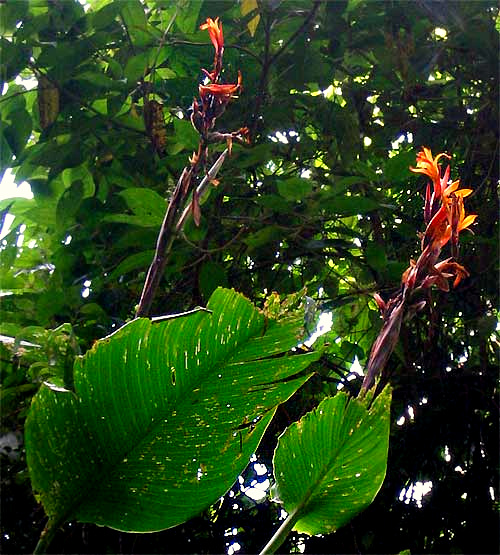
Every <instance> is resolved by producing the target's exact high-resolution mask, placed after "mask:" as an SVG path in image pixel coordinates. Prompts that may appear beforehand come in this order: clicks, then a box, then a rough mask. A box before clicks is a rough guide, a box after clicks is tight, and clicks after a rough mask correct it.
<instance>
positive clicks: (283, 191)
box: [277, 177, 312, 200]
mask: <svg viewBox="0 0 500 555" xmlns="http://www.w3.org/2000/svg"><path fill="white" fill-rule="evenodd" d="M277 185H278V193H279V194H280V195H281V196H282V197H283V198H285V199H287V200H303V199H304V198H305V197H306V196H307V195H308V194H309V193H310V192H311V191H312V183H311V181H309V180H307V179H302V178H301V177H292V178H290V179H286V180H280V181H278V183H277Z"/></svg>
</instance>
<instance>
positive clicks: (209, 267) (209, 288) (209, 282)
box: [198, 260, 228, 299]
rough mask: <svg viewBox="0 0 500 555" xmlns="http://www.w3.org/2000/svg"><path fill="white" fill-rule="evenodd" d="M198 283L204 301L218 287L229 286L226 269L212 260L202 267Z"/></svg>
mask: <svg viewBox="0 0 500 555" xmlns="http://www.w3.org/2000/svg"><path fill="white" fill-rule="evenodd" d="M198 282H199V287H200V293H201V294H202V297H203V299H208V298H209V297H210V295H211V294H212V293H213V292H214V291H215V289H217V287H219V286H220V287H227V286H228V279H227V275H226V271H225V270H224V267H223V266H221V265H220V264H217V263H216V262H212V261H210V260H209V261H208V262H205V263H204V264H203V266H202V267H201V269H200V273H199V276H198Z"/></svg>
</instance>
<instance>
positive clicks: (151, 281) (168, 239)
mask: <svg viewBox="0 0 500 555" xmlns="http://www.w3.org/2000/svg"><path fill="white" fill-rule="evenodd" d="M227 153H228V149H227V148H226V149H225V150H224V152H223V153H222V154H221V155H220V156H219V158H218V159H217V160H216V161H215V163H214V164H213V166H212V167H211V168H210V170H209V171H208V173H207V174H206V175H205V177H204V178H203V179H202V181H201V183H200V184H199V185H198V187H197V189H196V191H195V194H201V192H203V191H204V190H205V189H206V187H207V186H208V184H209V183H210V181H212V179H215V176H216V175H217V172H218V171H219V169H220V168H221V166H222V164H223V163H224V160H225V159H226V156H227ZM193 174H194V168H193V167H191V168H189V169H188V168H184V170H183V172H182V174H181V176H180V178H179V181H178V182H177V185H176V186H175V189H174V192H173V193H172V197H171V198H170V202H169V203H168V207H167V211H166V212H165V217H164V218H163V223H162V225H161V228H160V233H159V234H158V239H157V241H156V250H155V254H154V256H153V261H152V262H151V265H150V266H149V270H148V274H147V276H146V280H145V282H144V287H143V289H142V293H141V298H140V301H139V304H138V306H137V311H136V314H135V315H136V318H139V317H142V316H149V311H150V309H151V304H152V303H153V299H154V296H155V294H156V291H157V289H158V286H159V285H160V281H161V278H162V277H163V272H164V271H165V266H166V265H167V262H168V259H169V257H170V253H171V251H172V245H173V243H174V241H175V239H176V237H177V236H178V235H179V233H180V232H181V231H182V230H183V228H184V224H185V223H186V220H187V218H188V216H189V214H190V212H191V209H192V203H189V204H188V205H187V206H186V207H185V208H184V211H183V212H182V213H181V215H180V217H179V219H178V221H177V223H175V219H176V217H177V215H178V214H179V212H180V210H182V207H183V206H184V204H185V202H186V199H187V198H188V196H189V194H190V192H191V189H192V187H191V181H192V178H193Z"/></svg>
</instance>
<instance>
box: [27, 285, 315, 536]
mask: <svg viewBox="0 0 500 555" xmlns="http://www.w3.org/2000/svg"><path fill="white" fill-rule="evenodd" d="M208 309H209V311H212V312H211V313H210V312H207V311H198V312H194V313H191V314H189V315H187V316H184V317H174V318H168V319H164V320H160V321H156V322H152V321H151V320H148V319H143V318H141V319H136V320H133V321H132V322H130V323H129V324H127V325H125V326H124V327H122V328H121V329H120V330H118V331H117V332H116V333H114V334H113V335H111V336H108V337H106V338H104V339H103V340H101V341H98V342H97V343H96V344H94V346H93V348H92V349H91V350H90V351H89V352H87V354H86V355H85V356H84V357H80V358H77V359H76V361H75V366H74V394H73V393H62V392H55V391H53V390H50V389H49V388H47V387H45V386H42V388H41V390H40V391H39V393H38V394H37V396H36V398H35V399H34V401H33V404H32V406H31V409H30V413H29V416H28V419H27V423H26V449H27V460H28V465H29V470H30V476H31V480H32V485H33V489H34V491H35V492H37V493H38V494H39V495H40V499H41V501H42V504H43V506H44V508H45V511H46V512H47V514H48V516H49V518H50V519H51V521H52V522H62V521H64V520H67V519H70V518H71V519H78V520H80V521H82V522H94V523H97V524H99V525H107V526H110V527H112V528H116V529H119V530H125V531H133V530H134V531H141V532H149V531H155V530H162V529H165V528H169V527H171V526H175V525H177V524H179V523H182V522H184V521H186V520H187V519H189V518H191V517H192V516H194V515H196V514H198V513H199V512H200V511H202V510H203V509H204V508H206V507H207V506H209V505H210V504H211V503H213V502H214V501H216V500H217V499H218V498H219V497H220V496H221V495H223V494H224V493H225V492H226V491H227V490H228V489H229V488H230V486H231V485H232V484H233V483H234V481H235V479H236V478H237V476H238V474H239V473H241V472H242V470H243V469H244V467H245V466H246V465H247V463H248V460H249V458H250V456H251V454H252V453H254V452H255V450H256V448H257V446H258V444H259V442H260V439H261V437H262V435H263V434H264V431H265V430H266V428H267V426H268V424H269V422H270V421H271V419H272V417H273V415H274V412H275V410H276V407H277V405H278V404H279V403H282V402H283V401H285V400H286V399H288V398H289V397H290V396H291V395H292V394H293V393H294V392H295V391H296V389H297V388H298V387H299V386H300V385H301V384H303V383H304V382H305V381H306V380H307V378H308V375H305V374H301V375H300V376H297V374H298V373H299V372H302V371H303V370H304V369H305V368H306V367H307V366H308V365H309V364H310V363H311V362H312V361H313V360H316V359H317V355H316V354H314V353H313V354H307V355H293V356H286V357H276V355H278V354H284V353H286V352H288V351H289V350H290V349H291V348H292V347H294V346H295V345H296V344H297V340H298V336H299V335H300V329H301V322H300V320H301V318H291V319H288V320H284V321H273V320H271V321H268V322H266V319H265V317H264V315H263V314H262V313H261V312H260V311H259V310H257V309H256V308H255V307H254V306H253V305H252V304H251V303H250V302H249V301H248V300H247V299H245V298H244V297H243V296H241V295H239V294H237V293H235V292H234V291H230V290H225V289H218V290H217V291H215V293H214V294H213V295H212V297H211V299H210V302H209V303H208Z"/></svg>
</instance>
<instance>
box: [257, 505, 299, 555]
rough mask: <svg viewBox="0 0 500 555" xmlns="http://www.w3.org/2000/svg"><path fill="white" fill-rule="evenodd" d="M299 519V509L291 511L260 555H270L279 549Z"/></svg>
mask: <svg viewBox="0 0 500 555" xmlns="http://www.w3.org/2000/svg"><path fill="white" fill-rule="evenodd" d="M298 518H299V508H297V509H295V510H294V511H292V512H291V513H290V514H289V515H288V516H287V517H286V520H285V522H283V524H282V525H281V526H280V527H279V528H278V529H277V530H276V532H275V533H274V535H273V537H272V538H271V539H270V540H269V541H268V542H267V544H266V545H265V547H264V549H262V551H261V552H260V555H271V554H272V553H276V551H277V550H278V549H279V548H280V547H281V545H282V543H283V542H284V541H285V540H286V538H287V537H288V534H289V533H290V532H291V531H292V528H293V527H294V526H295V523H296V522H297V520H298Z"/></svg>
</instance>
